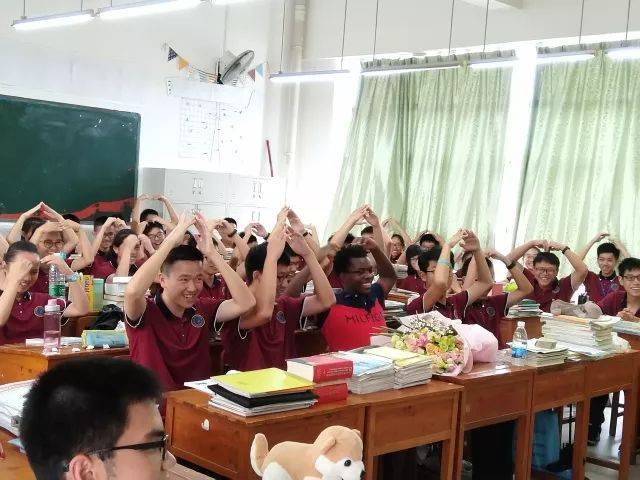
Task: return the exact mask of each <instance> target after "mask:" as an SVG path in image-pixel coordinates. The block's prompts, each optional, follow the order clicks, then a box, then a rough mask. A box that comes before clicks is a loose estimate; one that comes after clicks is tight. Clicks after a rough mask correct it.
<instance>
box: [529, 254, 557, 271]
mask: <svg viewBox="0 0 640 480" xmlns="http://www.w3.org/2000/svg"><path fill="white" fill-rule="evenodd" d="M540 262H545V263H550V264H551V265H554V266H555V267H556V268H560V259H559V258H558V256H557V255H556V254H555V253H551V252H539V253H538V254H537V255H536V257H535V258H534V259H533V266H535V265H536V264H538V263H540Z"/></svg>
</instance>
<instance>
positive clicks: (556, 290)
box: [552, 286, 560, 294]
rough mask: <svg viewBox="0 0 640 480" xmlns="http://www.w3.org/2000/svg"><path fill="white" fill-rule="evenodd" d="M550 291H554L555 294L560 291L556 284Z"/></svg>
mask: <svg viewBox="0 0 640 480" xmlns="http://www.w3.org/2000/svg"><path fill="white" fill-rule="evenodd" d="M552 291H553V293H555V294H558V293H560V286H557V287H556V288H554V289H553V290H552Z"/></svg>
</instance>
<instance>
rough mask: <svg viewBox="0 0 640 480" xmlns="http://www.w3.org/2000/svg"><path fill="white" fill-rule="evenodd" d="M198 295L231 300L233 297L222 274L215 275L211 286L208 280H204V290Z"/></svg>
mask: <svg viewBox="0 0 640 480" xmlns="http://www.w3.org/2000/svg"><path fill="white" fill-rule="evenodd" d="M198 296H199V297H200V298H221V299H223V300H229V299H230V298H231V295H230V294H229V289H228V288H227V284H226V283H225V281H224V279H223V278H222V276H220V275H215V276H214V277H213V283H212V284H211V286H209V285H207V283H206V282H203V283H202V290H201V291H200V294H199V295H198Z"/></svg>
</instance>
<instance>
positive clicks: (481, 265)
mask: <svg viewBox="0 0 640 480" xmlns="http://www.w3.org/2000/svg"><path fill="white" fill-rule="evenodd" d="M461 245H462V248H464V249H465V250H466V251H467V252H472V253H473V258H474V260H475V263H476V268H477V272H478V273H477V278H476V281H475V282H474V283H473V284H472V285H471V286H470V287H469V288H467V289H466V290H467V294H468V295H469V299H468V301H467V305H470V304H472V303H473V302H475V301H476V300H478V299H479V298H482V297H483V296H485V295H486V294H487V293H488V292H489V290H491V287H493V278H491V270H490V269H489V265H487V261H486V259H485V256H484V252H483V251H482V248H481V247H480V241H479V240H478V237H477V236H476V234H475V233H473V232H472V231H471V230H466V231H465V232H464V233H463V234H462V243H461Z"/></svg>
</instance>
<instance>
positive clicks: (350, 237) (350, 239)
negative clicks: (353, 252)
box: [344, 233, 356, 245]
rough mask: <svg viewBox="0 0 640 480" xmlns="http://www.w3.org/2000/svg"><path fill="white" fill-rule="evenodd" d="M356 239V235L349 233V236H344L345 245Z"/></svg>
mask: <svg viewBox="0 0 640 480" xmlns="http://www.w3.org/2000/svg"><path fill="white" fill-rule="evenodd" d="M355 239H356V237H354V236H353V234H352V233H347V236H346V237H344V244H345V245H349V244H351V243H353V241H354V240H355Z"/></svg>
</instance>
